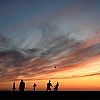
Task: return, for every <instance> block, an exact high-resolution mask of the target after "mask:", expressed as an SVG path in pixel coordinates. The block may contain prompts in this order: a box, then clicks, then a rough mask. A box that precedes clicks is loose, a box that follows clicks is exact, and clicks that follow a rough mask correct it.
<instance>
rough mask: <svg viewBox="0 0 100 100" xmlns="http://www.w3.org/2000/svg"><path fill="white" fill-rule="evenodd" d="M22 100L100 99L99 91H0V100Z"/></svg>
mask: <svg viewBox="0 0 100 100" xmlns="http://www.w3.org/2000/svg"><path fill="white" fill-rule="evenodd" d="M5 99H7V100H8V99H9V100H11V99H12V100H14V99H18V100H22V99H27V100H29V99H31V100H35V99H40V100H42V99H43V100H44V99H45V100H48V99H51V100H53V99H54V100H55V99H61V100H62V99H65V100H72V99H73V100H91V99H94V100H100V91H89V92H88V91H57V92H55V91H51V92H50V91H35V92H33V91H25V92H23V93H21V92H19V91H15V92H12V91H0V100H5Z"/></svg>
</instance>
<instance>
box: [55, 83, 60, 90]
mask: <svg viewBox="0 0 100 100" xmlns="http://www.w3.org/2000/svg"><path fill="white" fill-rule="evenodd" d="M58 86H59V83H58V82H57V84H56V85H55V86H54V91H58Z"/></svg>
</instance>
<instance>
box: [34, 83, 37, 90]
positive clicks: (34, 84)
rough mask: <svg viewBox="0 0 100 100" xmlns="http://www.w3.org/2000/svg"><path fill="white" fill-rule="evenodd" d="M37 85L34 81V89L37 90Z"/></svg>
mask: <svg viewBox="0 0 100 100" xmlns="http://www.w3.org/2000/svg"><path fill="white" fill-rule="evenodd" d="M36 86H37V85H36V83H34V84H33V90H34V91H35V90H36Z"/></svg>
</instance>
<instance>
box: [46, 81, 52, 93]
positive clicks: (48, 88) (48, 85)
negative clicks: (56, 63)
mask: <svg viewBox="0 0 100 100" xmlns="http://www.w3.org/2000/svg"><path fill="white" fill-rule="evenodd" d="M50 82H51V81H50V80H49V83H47V91H51V88H50V87H51V86H52V84H51V83H50ZM52 87H53V86H52Z"/></svg>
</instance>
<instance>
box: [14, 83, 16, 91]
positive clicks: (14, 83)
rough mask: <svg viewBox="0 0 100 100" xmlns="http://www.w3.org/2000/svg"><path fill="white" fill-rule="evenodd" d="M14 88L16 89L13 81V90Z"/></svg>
mask: <svg viewBox="0 0 100 100" xmlns="http://www.w3.org/2000/svg"><path fill="white" fill-rule="evenodd" d="M15 89H16V88H15V82H14V83H13V91H15Z"/></svg>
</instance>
